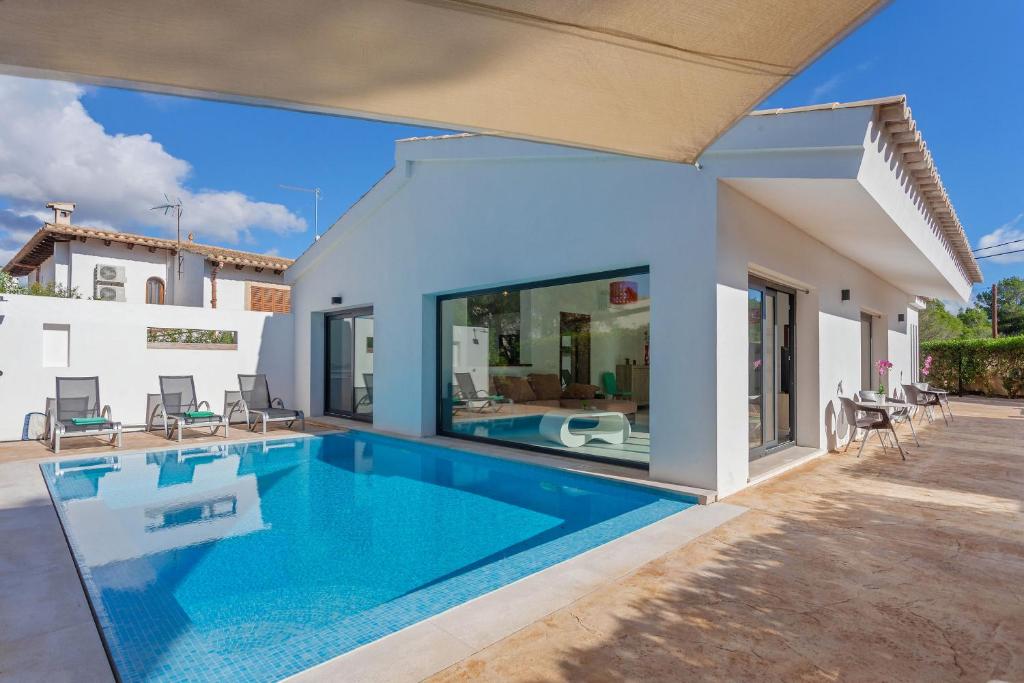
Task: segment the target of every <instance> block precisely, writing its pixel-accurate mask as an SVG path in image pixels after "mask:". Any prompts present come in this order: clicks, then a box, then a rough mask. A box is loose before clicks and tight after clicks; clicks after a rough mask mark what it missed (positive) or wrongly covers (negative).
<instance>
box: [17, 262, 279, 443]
mask: <svg viewBox="0 0 1024 683" xmlns="http://www.w3.org/2000/svg"><path fill="white" fill-rule="evenodd" d="M137 249H138V248H136V250H137ZM5 297H6V299H7V300H6V301H3V302H0V319H2V321H0V370H2V371H3V375H2V376H0V440H12V439H20V438H21V436H22V427H23V423H24V419H25V416H26V414H27V413H29V412H33V411H38V412H43V411H44V410H45V406H46V399H47V397H52V396H53V395H54V387H55V382H54V379H55V378H56V377H73V376H93V375H96V376H99V378H100V397H101V399H102V400H103V402H104V403H109V404H110V406H111V409H112V411H113V414H114V417H115V419H118V420H121V421H122V422H125V423H143V422H144V421H145V409H146V394H147V393H157V392H158V391H159V386H158V383H157V376H158V375H161V374H163V375H174V374H180V375H186V374H191V375H194V376H195V381H196V391H197V392H198V394H199V398H200V400H203V399H205V400H208V401H210V403H211V405H212V408H213V410H214V411H218V412H219V411H220V410H222V408H223V400H224V391H225V390H237V389H238V378H237V377H236V375H237V374H239V373H243V374H244V373H252V372H264V373H266V374H267V376H268V379H269V381H270V388H271V391H272V392H273V393H274V394H275V396H281V398H283V399H284V400H285V402H286V403H291V401H292V359H293V353H292V329H293V323H292V319H291V316H290V315H281V314H276V315H272V314H270V313H254V312H249V311H220V310H210V309H202V308H193V307H182V306H147V305H145V304H130V303H112V302H104V301H87V300H75V299H54V298H48V297H38V296H20V295H10V294H7V295H5ZM44 325H49V326H53V325H56V326H58V328H62V327H63V326H67V338H68V339H69V344H70V348H69V351H70V353H69V354H67V358H68V359H69V361H70V362H69V364H68V366H67V367H44V353H48V354H49V355H50V357H51V358H50V363H48V364H50V365H52V362H53V358H54V357H59V356H60V354H59V353H56V352H55V349H54V348H50V347H49V346H48V345H47V344H44V336H46V337H47V338H48V339H54V340H56V341H57V342H58V343H59V341H60V338H61V337H62V336H63V330H62V329H58V332H60V333H61V334H59V335H54V334H53V330H51V331H50V332H49V333H48V334H47V335H44ZM147 327H185V328H196V329H216V330H237V331H238V349H237V350H193V349H185V350H179V349H149V348H147V346H146V328H147ZM50 346H53V344H50Z"/></svg>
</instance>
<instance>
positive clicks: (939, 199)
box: [750, 95, 982, 283]
mask: <svg viewBox="0 0 1024 683" xmlns="http://www.w3.org/2000/svg"><path fill="white" fill-rule="evenodd" d="M857 107H873V108H874V109H875V121H876V122H877V123H878V125H879V127H880V128H881V129H883V130H884V131H885V132H886V133H887V134H888V135H889V136H890V137H891V139H892V142H893V145H894V148H895V149H896V153H897V154H898V155H900V157H901V160H902V162H903V166H904V167H905V168H907V169H908V170H909V172H910V179H911V180H912V182H913V183H914V185H915V187H916V189H917V191H918V192H920V194H921V196H922V197H923V198H924V200H925V203H926V204H927V206H928V209H929V211H930V212H931V214H932V216H933V217H934V219H935V221H936V222H937V223H938V224H939V227H940V228H941V230H942V233H943V235H944V236H945V237H946V239H947V240H948V241H949V245H950V246H951V247H952V248H953V252H954V253H955V254H956V258H957V261H958V263H959V264H960V267H961V268H962V269H963V271H964V275H965V276H966V277H967V279H968V280H970V281H971V282H972V283H977V282H981V281H982V274H981V267H980V266H979V265H978V261H977V259H975V258H974V251H973V250H972V249H971V242H970V240H969V239H967V233H966V232H965V231H964V226H963V225H962V224H961V223H960V217H959V216H957V213H956V209H954V208H953V202H952V200H951V199H950V198H949V193H948V192H947V191H946V187H945V185H943V184H942V177H941V176H940V175H939V170H938V168H937V167H936V165H935V160H934V159H933V158H932V154H931V152H930V151H929V150H928V145H927V144H926V143H925V141H924V137H923V136H922V135H921V132H920V131H919V130H918V128H917V122H916V121H915V120H914V117H913V116H912V115H911V112H910V107H909V106H907V96H906V95H892V96H889V97H879V98H875V99H871V100H858V101H855V102H830V103H827V104H812V105H808V106H804V107H791V108H788V109H762V110H759V111H755V112H752V113H751V114H750V116H778V115H786V114H800V113H806V112H815V111H831V110H835V109H853V108H857Z"/></svg>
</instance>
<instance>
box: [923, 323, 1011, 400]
mask: <svg viewBox="0 0 1024 683" xmlns="http://www.w3.org/2000/svg"><path fill="white" fill-rule="evenodd" d="M927 356H931V357H932V371H931V374H929V375H928V377H927V378H925V379H927V380H928V381H929V382H931V383H932V384H935V385H936V386H943V387H946V388H947V389H950V390H953V391H956V392H957V393H959V394H963V393H964V391H965V390H967V388H968V387H970V386H971V385H975V384H977V383H985V384H986V386H985V388H984V389H983V392H987V391H988V388H987V383H986V382H985V380H987V379H989V378H998V379H999V380H1000V381H1001V382H1002V384H1003V387H1004V388H1005V389H1006V391H1007V394H1008V395H1009V396H1010V398H1016V397H1018V396H1021V395H1024V335H1022V336H1016V337H1000V338H999V339H943V340H939V341H929V342H923V343H922V344H921V357H922V358H925V357H927Z"/></svg>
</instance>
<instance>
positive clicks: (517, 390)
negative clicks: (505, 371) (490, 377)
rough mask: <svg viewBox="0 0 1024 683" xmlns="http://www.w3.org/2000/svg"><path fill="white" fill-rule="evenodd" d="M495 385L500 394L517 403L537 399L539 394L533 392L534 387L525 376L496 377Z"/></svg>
mask: <svg viewBox="0 0 1024 683" xmlns="http://www.w3.org/2000/svg"><path fill="white" fill-rule="evenodd" d="M494 387H495V388H496V389H497V390H498V393H499V394H501V395H502V396H504V397H505V398H507V399H509V400H511V401H514V402H515V403H526V402H527V401H534V400H536V399H537V395H536V394H534V393H533V389H532V388H531V387H530V383H529V382H527V381H526V378H525V377H495V378H494Z"/></svg>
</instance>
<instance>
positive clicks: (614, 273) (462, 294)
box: [433, 265, 653, 471]
mask: <svg viewBox="0 0 1024 683" xmlns="http://www.w3.org/2000/svg"><path fill="white" fill-rule="evenodd" d="M650 274H651V267H650V266H649V265H644V266H634V267H632V268H617V269H615V270H603V271H597V272H592V273H582V274H580V275H571V276H567V277H560V278H548V279H545V280H531V281H526V282H519V283H515V284H507V285H500V286H493V287H484V288H478V289H469V290H461V291H458V292H450V293H447V294H438V295H436V296H435V297H434V299H435V308H434V316H435V319H434V346H435V354H434V391H433V394H434V431H435V433H436V434H437V435H439V436H444V437H447V438H451V439H461V440H463V441H469V442H475V443H486V444H492V445H494V446H504V447H505V448H516V449H520V450H524V451H532V452H534V453H544V454H547V455H560V456H562V457H564V458H572V459H574V460H584V461H589V462H603V463H608V464H610V465H619V466H622V467H631V468H633V469H638V470H644V471H649V470H650V467H651V465H650V462H646V463H643V462H637V461H635V460H626V459H624V458H605V457H601V456H598V455H589V454H587V455H584V454H582V453H579V454H577V453H572V452H571V451H568V450H563V449H559V448H548V447H546V446H538V445H535V444H525V443H519V442H516V441H506V440H504V439H492V438H490V437H485V436H473V435H471V434H463V433H459V432H455V431H453V430H446V429H445V428H444V401H443V400H442V398H443V397H442V396H441V387H442V386H443V383H444V378H443V375H444V372H443V365H442V363H443V358H444V356H443V355H442V354H444V353H445V350H444V348H443V344H442V340H443V336H444V335H443V332H442V330H441V321H442V315H441V307H442V305H443V304H444V302H445V301H451V300H453V299H464V298H467V297H471V296H477V295H480V294H494V293H496V292H505V291H523V290H528V289H540V288H543V287H557V286H558V285H572V284H578V283H580V282H592V281H594V280H610V279H612V278H619V277H629V276H630V275H648V276H649V275H650ZM652 322H653V320H651V321H648V327H650V325H651V323H652ZM447 353H448V354H449V356H450V355H451V350H450V349H449V350H448V351H447Z"/></svg>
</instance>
